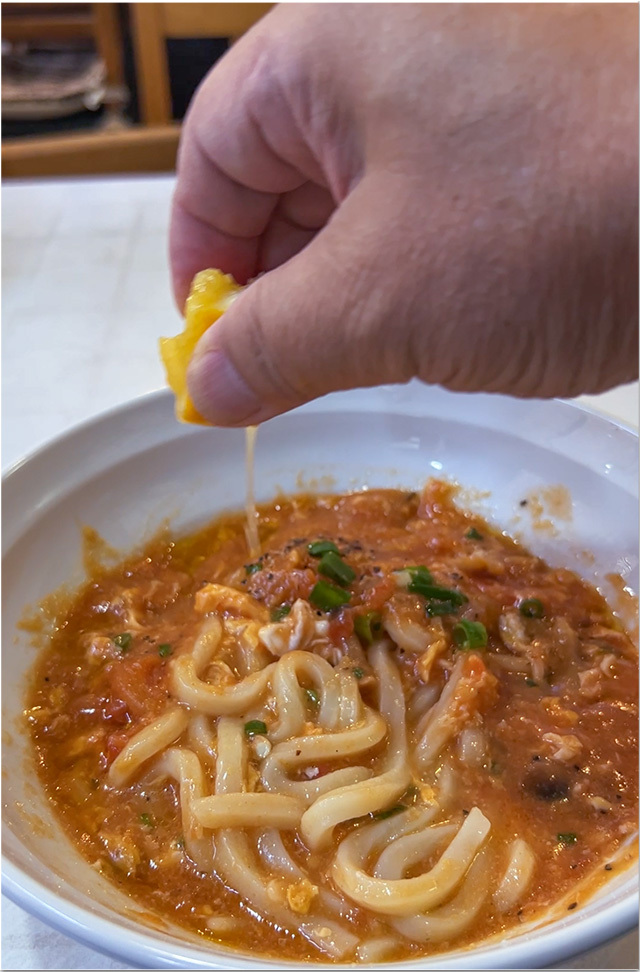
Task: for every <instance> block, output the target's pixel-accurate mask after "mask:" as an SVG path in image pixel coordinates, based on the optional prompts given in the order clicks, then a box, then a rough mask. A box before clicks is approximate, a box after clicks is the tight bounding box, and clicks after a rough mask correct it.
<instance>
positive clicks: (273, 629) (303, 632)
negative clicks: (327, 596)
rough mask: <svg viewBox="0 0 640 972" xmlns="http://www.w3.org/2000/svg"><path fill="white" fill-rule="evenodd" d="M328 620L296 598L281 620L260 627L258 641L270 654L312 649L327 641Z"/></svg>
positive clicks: (278, 654) (305, 602) (279, 654)
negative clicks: (317, 614) (318, 615)
mask: <svg viewBox="0 0 640 972" xmlns="http://www.w3.org/2000/svg"><path fill="white" fill-rule="evenodd" d="M328 634H329V622H328V621H327V620H325V619H322V618H318V617H317V616H316V614H315V613H314V611H313V608H312V607H311V605H310V604H309V603H308V602H307V601H302V600H300V599H298V600H297V601H296V602H295V604H294V605H293V607H292V608H291V611H290V612H289V614H288V615H287V616H286V617H285V618H283V619H282V621H274V622H272V623H271V624H265V625H263V626H262V627H261V628H260V641H261V642H262V644H263V645H264V646H265V647H266V648H268V650H269V651H270V652H271V654H272V655H277V656H278V657H279V656H281V655H285V654H286V653H287V652H289V651H312V650H313V649H314V648H316V647H317V646H318V645H320V644H325V643H326V642H327V641H328Z"/></svg>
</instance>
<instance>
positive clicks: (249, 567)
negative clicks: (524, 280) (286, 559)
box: [244, 562, 262, 577]
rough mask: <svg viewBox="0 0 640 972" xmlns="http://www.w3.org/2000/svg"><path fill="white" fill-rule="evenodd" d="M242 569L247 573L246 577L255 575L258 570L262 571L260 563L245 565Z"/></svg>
mask: <svg viewBox="0 0 640 972" xmlns="http://www.w3.org/2000/svg"><path fill="white" fill-rule="evenodd" d="M244 569H245V570H246V572H247V577H251V575H252V574H257V573H258V571H259V570H262V564H261V563H260V562H257V563H255V564H245V565H244Z"/></svg>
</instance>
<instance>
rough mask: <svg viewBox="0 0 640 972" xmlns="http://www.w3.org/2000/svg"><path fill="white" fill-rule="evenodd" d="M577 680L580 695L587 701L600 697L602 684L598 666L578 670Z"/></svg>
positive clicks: (594, 700) (593, 700)
mask: <svg viewBox="0 0 640 972" xmlns="http://www.w3.org/2000/svg"><path fill="white" fill-rule="evenodd" d="M578 681H579V682H580V689H579V692H580V695H581V696H582V698H583V699H586V701H587V702H597V701H599V700H600V699H601V698H602V691H603V688H604V685H603V677H602V672H601V670H600V668H588V669H587V670H586V671H584V672H578Z"/></svg>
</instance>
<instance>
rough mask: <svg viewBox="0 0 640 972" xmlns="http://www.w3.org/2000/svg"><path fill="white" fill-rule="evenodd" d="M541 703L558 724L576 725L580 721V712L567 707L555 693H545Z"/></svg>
mask: <svg viewBox="0 0 640 972" xmlns="http://www.w3.org/2000/svg"><path fill="white" fill-rule="evenodd" d="M540 705H541V706H542V708H543V709H544V710H545V712H547V713H548V714H549V715H550V716H551V718H552V719H553V721H554V722H555V723H556V725H558V726H574V725H575V724H576V722H577V721H578V718H579V717H578V713H577V712H575V711H574V710H573V709H565V707H564V706H563V704H562V702H561V701H560V699H556V698H555V696H553V695H545V697H544V698H543V699H540Z"/></svg>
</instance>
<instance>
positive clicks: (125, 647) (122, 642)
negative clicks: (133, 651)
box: [113, 631, 133, 655]
mask: <svg viewBox="0 0 640 972" xmlns="http://www.w3.org/2000/svg"><path fill="white" fill-rule="evenodd" d="M132 640H133V635H131V634H129V632H128V631H123V633H122V634H119V635H116V636H115V638H114V639H113V643H114V645H117V646H118V648H119V649H120V651H121V652H122V654H123V655H124V653H125V652H126V651H129V648H130V647H131V642H132Z"/></svg>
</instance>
